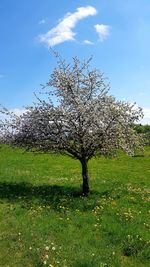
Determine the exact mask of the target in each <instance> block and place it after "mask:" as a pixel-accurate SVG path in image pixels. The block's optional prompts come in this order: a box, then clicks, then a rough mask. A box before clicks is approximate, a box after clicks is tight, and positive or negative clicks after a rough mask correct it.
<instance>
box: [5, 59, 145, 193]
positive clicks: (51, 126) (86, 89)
mask: <svg viewBox="0 0 150 267" xmlns="http://www.w3.org/2000/svg"><path fill="white" fill-rule="evenodd" d="M90 63H91V59H89V60H87V61H84V62H81V61H80V60H79V59H78V58H73V63H72V64H67V62H66V61H65V60H62V59H61V58H60V56H58V64H57V67H56V68H55V69H54V70H53V72H52V74H51V76H50V79H49V81H48V83H47V84H46V86H44V87H43V92H45V93H46V97H44V98H43V97H42V96H41V95H40V96H36V99H37V101H36V103H35V104H34V105H33V106H32V107H27V108H26V111H25V112H24V113H23V114H22V115H20V116H17V115H15V114H12V113H11V114H8V115H10V117H11V119H8V120H7V121H6V120H5V122H2V123H1V132H2V133H3V139H4V140H5V142H7V143H9V144H11V145H14V146H20V147H25V148H26V149H27V150H32V151H42V152H45V153H52V152H56V153H61V154H65V155H68V156H70V157H72V158H74V159H77V160H79V161H80V163H81V167H82V179H83V185H82V194H83V195H84V196H87V195H88V194H89V175H88V161H89V160H90V159H91V158H92V157H94V156H100V155H105V156H107V155H112V154H114V153H115V151H116V150H118V149H123V150H124V151H125V152H126V153H128V154H133V153H134V151H135V149H136V148H137V147H138V146H140V140H139V136H138V134H136V132H135V131H134V129H133V127H131V125H133V123H135V122H137V121H138V120H139V118H141V117H142V110H141V108H138V107H137V106H136V105H135V104H131V103H128V102H124V101H118V100H116V99H115V97H113V96H111V95H109V84H108V83H107V79H105V77H104V75H103V73H101V72H100V71H98V70H97V69H91V67H90V65H91V64H90ZM3 112H4V113H7V112H8V111H6V109H5V110H3ZM8 113H9V112H8ZM2 133H1V135H2Z"/></svg>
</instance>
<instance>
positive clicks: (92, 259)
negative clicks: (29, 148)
mask: <svg viewBox="0 0 150 267" xmlns="http://www.w3.org/2000/svg"><path fill="white" fill-rule="evenodd" d="M89 173H90V177H91V180H90V186H91V189H92V191H91V194H90V196H89V198H83V197H79V195H78V190H79V188H80V186H81V182H82V181H81V174H80V164H79V162H78V161H74V160H72V159H70V158H68V157H63V156H56V155H46V154H43V155H33V154H32V153H23V152H22V151H21V150H19V149H15V150H12V149H11V148H9V147H7V146H2V147H1V148H0V266H2V267H43V266H51V267H57V266H60V267H65V266H66V267H105V266H106V267H107V266H108V267H111V266H112V267H120V266H123V267H126V266H128V267H130V266H131V267H132V266H133V267H136V266H137V267H143V266H146V267H147V266H150V249H149V248H150V232H149V230H150V225H149V215H150V207H149V201H150V196H149V190H148V188H149V185H150V181H149V177H150V147H147V148H146V151H145V155H144V156H140V155H139V156H136V157H128V156H126V155H124V154H122V153H120V154H119V156H118V157H116V158H113V159H105V158H99V159H93V160H91V161H90V162H89Z"/></svg>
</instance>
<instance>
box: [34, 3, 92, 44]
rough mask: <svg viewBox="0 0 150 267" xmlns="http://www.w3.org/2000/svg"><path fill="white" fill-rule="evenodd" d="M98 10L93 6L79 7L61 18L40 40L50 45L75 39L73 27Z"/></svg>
mask: <svg viewBox="0 0 150 267" xmlns="http://www.w3.org/2000/svg"><path fill="white" fill-rule="evenodd" d="M96 13H97V10H96V9H95V8H94V7H92V6H87V7H79V8H77V11H76V12H74V13H67V14H66V16H65V17H64V18H63V19H61V20H60V21H59V23H58V25H57V26H56V27H54V28H52V29H51V30H50V31H48V32H47V33H45V34H42V35H40V36H39V40H40V42H42V43H45V44H47V45H48V47H50V46H55V45H57V44H60V43H63V42H65V41H71V40H75V38H74V37H75V35H76V33H75V32H73V31H72V29H73V28H74V27H75V26H76V24H77V22H78V21H79V20H81V19H84V18H86V17H88V16H94V15H96Z"/></svg>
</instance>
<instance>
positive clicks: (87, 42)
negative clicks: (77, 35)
mask: <svg viewBox="0 0 150 267" xmlns="http://www.w3.org/2000/svg"><path fill="white" fill-rule="evenodd" d="M83 43H84V44H87V45H93V44H94V43H93V42H91V41H89V40H84V41H83Z"/></svg>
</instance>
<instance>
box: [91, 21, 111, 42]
mask: <svg viewBox="0 0 150 267" xmlns="http://www.w3.org/2000/svg"><path fill="white" fill-rule="evenodd" d="M94 27H95V29H96V32H97V33H98V36H99V39H100V41H101V42H103V41H104V40H105V39H107V38H108V37H109V35H110V26H109V25H104V24H96V25H95V26H94Z"/></svg>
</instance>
